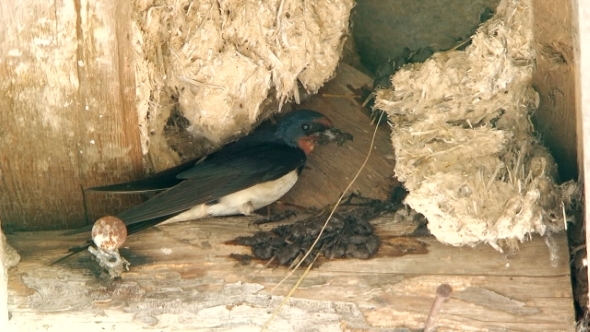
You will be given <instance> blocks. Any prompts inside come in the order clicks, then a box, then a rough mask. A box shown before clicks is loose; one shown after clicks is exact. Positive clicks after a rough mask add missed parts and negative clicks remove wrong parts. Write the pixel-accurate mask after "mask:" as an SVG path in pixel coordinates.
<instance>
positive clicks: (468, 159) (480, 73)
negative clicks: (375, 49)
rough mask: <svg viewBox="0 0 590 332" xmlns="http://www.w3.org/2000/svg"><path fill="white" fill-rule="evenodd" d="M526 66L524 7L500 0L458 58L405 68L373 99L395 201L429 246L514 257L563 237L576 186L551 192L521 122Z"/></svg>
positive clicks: (528, 43) (529, 96) (528, 97)
mask: <svg viewBox="0 0 590 332" xmlns="http://www.w3.org/2000/svg"><path fill="white" fill-rule="evenodd" d="M534 62H535V52H534V49H533V46H532V13H531V1H530V0H524V1H517V0H503V1H502V2H501V3H500V5H499V7H498V10H497V13H496V15H495V16H494V17H493V18H491V19H490V20H488V21H487V22H485V23H484V24H483V25H482V26H481V27H480V28H479V29H478V30H477V32H476V34H475V35H474V36H473V37H472V45H470V46H469V47H467V48H466V49H465V50H464V51H459V50H452V51H448V52H441V53H436V54H434V55H433V56H432V57H431V58H430V59H428V60H427V61H425V62H424V63H422V64H411V65H408V66H405V67H403V68H402V69H401V70H400V71H398V72H397V73H396V74H395V75H393V76H392V78H391V80H392V87H391V88H386V89H383V90H380V91H378V92H377V98H376V104H375V107H376V108H378V109H381V110H384V111H385V112H387V113H388V115H389V119H390V123H391V125H392V142H393V146H394V149H395V153H396V166H395V174H396V176H397V177H398V179H399V180H400V181H402V182H404V184H405V186H406V188H407V189H408V190H409V195H408V197H407V198H406V200H405V202H406V203H407V204H408V205H410V206H411V207H412V208H414V209H415V210H416V211H418V212H420V213H422V214H424V215H425V216H426V218H427V219H428V222H429V223H428V227H429V229H430V231H431V233H432V234H433V235H434V236H436V238H437V239H438V240H439V241H441V242H444V243H449V244H452V245H471V246H473V245H475V244H478V243H481V242H485V243H488V244H490V245H491V246H493V247H494V248H496V249H497V250H500V251H502V250H503V249H502V248H504V247H508V248H510V249H512V250H515V249H516V248H517V247H518V241H523V240H525V239H527V238H529V237H530V236H531V234H532V233H534V232H536V233H539V234H542V235H543V234H547V233H550V232H553V231H561V230H563V228H564V225H565V223H566V220H567V217H566V216H565V214H566V213H567V211H568V209H569V207H570V204H571V202H572V197H573V196H575V194H576V192H577V187H576V184H575V183H573V182H569V183H565V184H562V185H559V184H558V183H557V179H556V164H555V162H554V160H553V158H552V157H551V155H550V154H549V152H548V151H547V149H546V148H545V147H544V146H543V145H542V144H541V142H540V141H539V140H538V138H537V137H536V134H535V132H534V128H533V125H532V123H531V121H530V115H531V113H532V112H533V111H534V110H535V109H536V108H537V107H538V103H539V97H538V94H537V92H536V91H535V90H534V89H533V88H532V86H531V78H532V74H533V70H534Z"/></svg>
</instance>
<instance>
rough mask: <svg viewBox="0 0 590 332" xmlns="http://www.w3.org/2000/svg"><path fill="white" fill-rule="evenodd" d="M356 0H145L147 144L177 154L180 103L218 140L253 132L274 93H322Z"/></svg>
mask: <svg viewBox="0 0 590 332" xmlns="http://www.w3.org/2000/svg"><path fill="white" fill-rule="evenodd" d="M353 4H354V3H353V1H352V0H334V1H325V0H322V1H304V0H271V1H256V0H246V1H243V0H223V1H189V0H180V1H177V0H174V1H173V0H140V1H137V2H136V3H135V11H134V12H135V21H134V22H133V30H134V39H135V53H136V59H135V63H136V80H137V96H138V97H137V108H138V112H139V118H140V125H141V135H142V148H143V153H144V154H147V153H148V152H150V154H152V155H159V156H165V155H169V158H168V159H170V160H169V162H168V163H169V164H174V163H176V162H177V160H175V158H174V157H173V156H171V155H170V154H171V153H172V152H171V151H170V149H169V147H168V146H167V145H166V142H165V138H164V137H163V132H162V129H163V128H164V126H165V124H166V121H167V119H168V117H169V116H170V113H171V111H172V110H174V109H178V110H180V112H181V113H182V115H183V116H184V117H185V118H187V119H188V120H189V121H190V123H191V126H190V127H189V130H190V131H191V132H192V133H193V134H195V135H196V136H198V137H203V138H205V139H207V140H208V141H211V142H212V143H213V144H214V145H219V144H222V143H224V142H226V141H227V140H228V138H230V137H234V136H236V135H238V134H240V133H242V132H245V131H248V130H249V129H250V128H251V127H252V124H253V123H255V122H256V121H257V120H259V118H260V115H261V112H262V110H263V106H264V103H265V102H266V101H268V100H267V97H269V95H270V97H272V98H273V99H276V100H278V101H279V104H282V103H283V102H285V101H286V100H288V99H289V98H290V97H292V96H294V97H298V92H297V91H298V90H297V89H298V83H297V82H298V81H299V82H300V83H301V85H302V86H303V87H304V88H305V89H306V90H307V91H309V92H316V91H317V90H318V89H319V88H320V87H321V86H322V84H323V83H324V82H325V81H327V80H328V79H329V78H331V76H332V75H333V72H334V70H335V68H336V65H337V63H338V60H339V58H340V54H341V51H342V47H343V44H344V41H345V39H346V38H344V35H345V34H346V33H347V32H348V19H349V14H350V10H351V9H352V7H353ZM154 150H155V151H154ZM176 159H177V157H176ZM161 166H162V167H164V166H167V165H165V164H163V165H161Z"/></svg>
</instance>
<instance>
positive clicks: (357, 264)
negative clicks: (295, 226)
mask: <svg viewBox="0 0 590 332" xmlns="http://www.w3.org/2000/svg"><path fill="white" fill-rule="evenodd" d="M251 220H252V219H249V218H227V219H211V220H202V221H199V222H189V223H183V224H178V225H170V226H162V227H159V228H154V229H151V230H148V231H146V232H143V233H140V234H137V235H135V236H132V237H130V238H129V239H128V242H127V243H126V245H127V246H129V248H130V249H127V250H123V251H122V252H123V255H124V256H125V257H126V258H127V259H128V260H129V261H130V262H131V264H132V265H131V270H130V271H129V272H128V273H126V274H124V275H123V278H122V279H121V280H118V281H110V280H108V279H106V278H97V277H96V276H97V275H98V272H97V265H96V263H95V262H94V261H92V260H90V258H89V256H88V254H87V253H84V254H82V255H81V256H78V257H75V258H72V259H71V260H69V261H66V262H65V263H64V264H61V265H57V266H47V263H49V262H50V261H52V260H54V259H55V258H57V257H59V256H60V255H61V254H63V252H64V250H65V248H67V247H68V246H70V245H74V244H79V243H80V241H82V240H83V239H84V235H81V236H78V237H67V238H64V237H60V236H58V235H57V233H56V232H36V233H31V232H29V233H16V234H10V235H8V239H9V242H10V243H11V244H12V245H13V246H14V247H15V248H16V249H17V250H18V251H19V253H20V254H21V256H22V261H21V263H19V265H18V266H17V267H15V268H13V269H11V270H10V274H9V297H10V298H9V310H10V312H11V314H12V319H11V324H12V326H13V327H15V328H16V329H17V330H36V329H40V328H41V327H43V329H44V330H46V331H62V330H63V324H64V322H65V321H66V320H67V324H68V328H71V329H75V330H84V331H94V330H97V331H98V330H100V329H103V328H104V329H110V328H111V327H112V326H116V327H117V329H121V330H137V329H145V330H147V331H150V330H161V329H167V330H173V329H190V330H193V331H217V330H220V331H221V330H223V331H226V330H232V331H250V330H251V331H259V330H260V327H261V326H262V325H263V324H264V323H265V321H266V320H267V319H269V318H270V316H271V313H272V311H273V309H274V308H276V307H277V306H278V305H279V303H280V302H281V301H282V299H283V296H284V295H285V294H286V293H287V292H288V290H289V288H290V287H291V286H292V285H293V284H294V283H295V277H298V276H300V275H301V271H298V272H297V273H295V276H294V277H292V278H290V279H288V280H287V282H286V283H285V284H283V285H281V286H280V287H278V288H277V289H276V290H274V291H273V287H274V286H275V285H277V283H278V282H279V281H280V280H281V279H282V278H283V277H284V276H285V275H286V273H287V269H285V268H274V269H270V268H266V267H264V264H265V262H257V261H252V262H250V263H249V264H246V265H243V264H242V263H240V262H238V261H236V260H233V259H231V258H230V257H229V256H230V254H232V253H238V254H244V253H248V251H247V250H246V248H244V247H240V246H232V245H228V244H226V242H227V241H229V240H232V239H233V238H235V237H236V236H244V235H249V234H253V233H254V232H256V231H258V230H259V228H258V227H256V226H252V225H248V223H249V222H250V221H251ZM373 224H374V225H375V227H376V230H377V234H378V235H379V236H380V237H381V238H382V241H383V244H382V246H381V248H380V250H379V252H378V253H377V255H376V257H375V258H372V259H369V260H332V261H325V260H324V261H320V265H319V267H317V268H314V269H312V270H311V272H310V273H309V274H308V275H307V277H306V278H305V279H304V281H303V282H302V284H301V285H300V287H299V288H298V290H297V291H296V292H295V293H294V294H293V298H292V299H290V300H289V301H288V302H287V305H286V306H284V307H283V308H282V309H281V311H280V312H279V313H278V315H277V316H276V317H275V318H274V320H273V321H272V323H271V324H270V330H271V331H303V330H310V329H317V330H321V331H373V332H377V331H391V329H392V328H394V327H406V328H410V329H420V328H423V324H424V322H425V320H426V316H427V314H428V312H429V309H430V306H431V304H432V301H433V299H434V295H435V291H436V288H437V287H438V286H439V285H440V284H441V283H449V284H450V285H451V286H452V287H453V289H454V293H453V295H452V298H451V299H450V300H449V301H448V302H446V303H445V304H444V305H443V309H442V312H441V314H440V317H439V328H438V331H441V332H442V331H498V330H502V331H571V330H572V329H573V325H574V311H573V300H572V294H571V285H570V270H569V258H568V257H569V256H568V252H567V251H568V250H567V241H566V238H565V236H564V235H563V234H556V235H555V240H556V243H557V245H558V249H559V250H558V257H559V259H558V266H557V267H555V268H554V267H551V263H550V257H549V250H548V248H547V246H546V245H545V243H544V241H543V239H541V238H540V237H538V236H535V235H534V236H533V239H532V241H529V242H525V243H523V244H522V245H521V250H520V251H519V252H517V253H515V254H513V255H508V256H507V255H504V254H500V253H498V252H497V251H494V250H493V249H491V248H490V247H489V246H485V245H481V246H478V247H476V248H473V249H472V248H456V247H451V246H447V245H443V244H440V243H438V242H437V241H436V240H434V239H433V238H432V237H418V238H416V237H407V236H405V237H404V236H401V235H402V234H407V233H411V232H412V231H413V230H414V228H415V226H413V225H412V224H407V223H393V222H392V220H391V217H384V218H382V219H379V220H377V221H375V222H374V223H373ZM271 226H276V225H264V226H263V227H262V228H261V229H268V227H271ZM404 244H405V245H404ZM418 244H421V245H418ZM422 245H424V246H425V248H426V250H415V251H414V252H413V254H412V251H411V250H409V252H407V253H404V252H403V250H404V249H403V248H412V247H414V248H417V247H420V248H422Z"/></svg>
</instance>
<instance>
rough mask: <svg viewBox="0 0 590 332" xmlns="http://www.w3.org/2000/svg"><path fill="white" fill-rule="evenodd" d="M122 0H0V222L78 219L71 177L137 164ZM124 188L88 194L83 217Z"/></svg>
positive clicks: (17, 224)
mask: <svg viewBox="0 0 590 332" xmlns="http://www.w3.org/2000/svg"><path fill="white" fill-rule="evenodd" d="M130 15H131V13H130V4H129V3H128V2H119V1H115V0H103V1H98V2H96V1H86V0H81V1H74V0H63V1H49V2H39V1H30V0H24V1H2V3H1V4H0V27H1V29H0V31H1V32H0V41H1V42H0V54H1V55H0V76H1V77H2V78H3V79H2V80H0V109H1V110H2V112H0V151H2V153H1V154H0V186H1V187H2V190H1V191H0V216H1V217H2V219H3V222H4V227H5V229H7V228H8V229H17V230H35V229H37V230H39V229H56V228H64V227H66V226H69V227H73V226H81V225H82V224H83V222H84V221H85V211H84V204H83V199H82V192H81V188H80V187H81V186H83V187H88V186H92V185H96V184H104V183H109V182H116V181H120V180H126V179H129V178H130V177H131V176H134V175H135V176H137V175H139V173H141V171H142V160H141V158H142V157H141V148H140V144H139V132H138V123H137V115H136V112H135V106H134V105H135V81H134V67H133V62H132V57H131V54H130V52H131V51H132V50H131V49H130V47H131V45H130V43H129V40H128V39H129V37H128V33H129V30H130V29H129V22H130ZM131 202H137V200H136V199H133V198H131V197H129V196H118V197H115V196H105V195H100V196H97V195H92V196H88V204H87V207H88V210H89V211H88V213H89V215H90V218H91V219H92V220H94V218H95V217H97V216H99V215H102V214H104V213H105V212H107V211H108V212H109V213H115V212H117V211H118V210H120V209H121V208H122V207H124V206H127V205H129V204H130V203H131Z"/></svg>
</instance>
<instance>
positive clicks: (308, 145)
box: [299, 117, 334, 154]
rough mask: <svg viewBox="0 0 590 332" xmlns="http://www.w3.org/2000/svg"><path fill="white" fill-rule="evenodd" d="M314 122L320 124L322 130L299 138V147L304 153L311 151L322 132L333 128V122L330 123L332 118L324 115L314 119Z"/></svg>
mask: <svg viewBox="0 0 590 332" xmlns="http://www.w3.org/2000/svg"><path fill="white" fill-rule="evenodd" d="M314 122H315V123H318V124H320V125H321V126H322V130H321V131H318V132H316V133H314V134H311V135H309V136H304V137H301V138H300V139H299V147H300V148H301V149H302V150H303V151H304V152H305V154H310V153H311V151H313V149H314V148H315V146H316V145H317V143H318V142H317V141H318V138H319V136H320V135H321V133H322V132H325V131H326V130H328V129H332V128H334V123H332V120H330V119H328V118H326V117H321V118H318V119H316V120H314Z"/></svg>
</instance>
